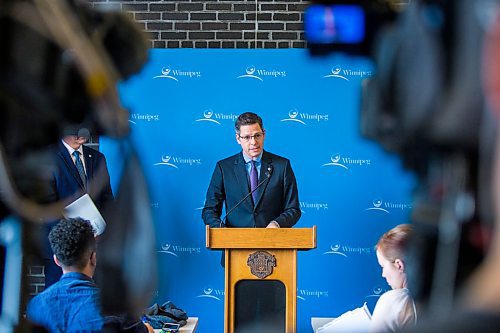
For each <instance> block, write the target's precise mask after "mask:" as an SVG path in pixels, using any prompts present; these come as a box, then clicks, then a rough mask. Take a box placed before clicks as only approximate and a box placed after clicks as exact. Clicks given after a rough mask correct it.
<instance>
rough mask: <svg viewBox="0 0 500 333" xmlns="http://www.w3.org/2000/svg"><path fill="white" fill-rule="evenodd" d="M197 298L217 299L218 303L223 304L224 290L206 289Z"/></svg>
mask: <svg viewBox="0 0 500 333" xmlns="http://www.w3.org/2000/svg"><path fill="white" fill-rule="evenodd" d="M196 297H197V298H211V299H215V300H216V301H219V302H221V301H222V299H223V298H224V290H220V289H213V288H205V289H203V292H202V293H201V294H199V295H198V296H196Z"/></svg>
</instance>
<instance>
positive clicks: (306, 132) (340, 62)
mask: <svg viewBox="0 0 500 333" xmlns="http://www.w3.org/2000/svg"><path fill="white" fill-rule="evenodd" d="M150 58H151V59H150V62H149V63H148V65H147V66H146V67H145V68H144V69H143V71H142V72H141V73H140V74H139V75H137V76H136V77H134V78H132V79H131V80H129V81H128V82H127V83H126V84H124V85H122V86H121V90H120V92H121V97H122V101H123V104H124V106H125V107H127V108H128V109H129V110H130V112H131V115H130V125H131V130H132V131H131V138H132V141H133V142H134V144H135V146H136V148H137V150H138V151H139V156H140V159H141V162H142V165H143V168H144V172H145V174H146V177H147V180H148V183H149V187H150V192H151V199H152V205H151V208H152V210H153V214H154V218H155V228H156V239H157V244H156V246H157V251H158V256H157V259H158V265H159V281H160V282H159V285H158V288H157V292H156V293H155V294H154V295H153V296H154V297H153V302H158V303H162V302H164V301H165V300H172V301H173V302H174V303H176V304H177V305H178V306H179V307H181V308H183V309H185V310H186V311H187V312H188V314H189V315H190V316H197V317H199V318H200V321H199V332H201V333H218V332H223V320H224V318H223V317H224V315H223V313H224V304H223V303H224V271H223V269H222V268H221V266H220V264H219V261H220V253H219V252H214V251H210V250H207V249H206V248H205V227H204V224H203V221H202V219H201V208H202V206H203V203H204V199H205V193H206V189H207V187H208V184H209V181H210V177H211V174H212V172H213V169H214V167H215V163H216V162H217V161H218V160H219V159H222V158H224V157H227V156H229V155H232V154H234V153H236V152H237V151H239V146H238V145H237V143H236V140H235V134H234V120H235V118H236V117H237V116H238V115H239V114H240V113H242V112H245V111H252V112H255V113H258V114H259V115H261V116H262V118H263V120H264V127H265V129H266V134H267V135H266V142H265V149H266V150H268V151H271V152H273V153H275V154H278V155H282V156H285V157H287V158H289V159H290V160H291V164H292V168H293V170H294V172H295V174H296V177H297V183H298V186H299V199H300V205H301V209H302V218H301V219H300V221H299V222H298V224H297V225H296V226H297V227H311V226H313V225H316V226H317V228H318V229H317V231H318V235H317V240H318V246H317V248H316V249H314V250H310V251H306V252H300V253H299V257H298V261H299V262H298V264H299V271H298V293H297V294H298V299H297V305H298V313H297V318H298V321H297V327H298V332H299V333H302V332H311V331H312V329H311V325H310V318H311V317H316V316H325V317H333V316H338V315H339V314H341V313H343V312H345V311H347V310H351V309H353V308H355V307H358V306H360V305H362V304H363V303H364V302H368V305H369V307H370V308H371V309H372V310H373V306H374V304H375V302H376V300H377V298H378V296H379V295H380V294H381V293H383V292H384V291H386V290H388V289H389V286H388V285H387V284H386V282H385V280H384V279H383V278H382V277H381V275H380V274H381V270H380V267H379V266H378V264H377V260H376V256H375V253H374V250H373V247H374V245H375V244H376V242H377V240H378V238H379V237H380V236H381V234H382V233H384V232H385V231H386V230H388V229H390V228H391V227H393V226H395V225H397V224H399V223H406V222H407V221H408V218H409V214H410V210H411V192H410V191H411V189H412V187H413V184H414V179H413V178H412V176H411V175H410V174H407V173H405V172H404V171H403V170H402V167H401V165H400V162H399V160H398V159H397V157H395V156H391V155H388V154H386V153H385V152H384V151H382V150H381V148H379V147H378V146H377V145H376V144H375V143H373V142H370V141H367V140H365V139H363V138H362V137H361V136H360V134H359V131H358V127H359V105H360V91H361V81H362V79H363V78H367V77H370V76H372V75H373V72H372V71H373V69H372V65H371V63H370V62H369V61H368V60H367V59H363V58H351V57H347V56H343V55H332V56H330V57H324V58H311V57H310V56H309V55H308V53H307V51H306V50H299V49H297V50H293V49H288V50H194V49H176V50H164V49H162V50H159V49H158V50H156V49H155V50H152V51H151V54H150ZM101 150H102V151H103V152H104V154H105V155H106V156H107V159H108V166H109V169H110V174H111V177H112V182H113V187H114V189H115V192H116V188H117V186H118V182H119V176H120V174H119V166H120V164H121V162H122V161H121V160H120V157H119V155H117V154H116V150H115V146H114V142H113V141H112V140H109V139H102V140H101Z"/></svg>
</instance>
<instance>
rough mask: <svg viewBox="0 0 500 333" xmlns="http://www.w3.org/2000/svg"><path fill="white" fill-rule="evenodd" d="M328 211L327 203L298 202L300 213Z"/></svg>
mask: <svg viewBox="0 0 500 333" xmlns="http://www.w3.org/2000/svg"><path fill="white" fill-rule="evenodd" d="M327 210H328V203H326V202H325V203H320V202H307V201H301V202H300V211H301V212H302V213H306V211H316V212H319V211H327Z"/></svg>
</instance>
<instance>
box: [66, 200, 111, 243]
mask: <svg viewBox="0 0 500 333" xmlns="http://www.w3.org/2000/svg"><path fill="white" fill-rule="evenodd" d="M63 215H64V216H65V217H67V218H76V217H81V218H83V219H85V220H89V221H90V224H92V228H94V234H95V235H96V236H98V235H100V234H102V233H103V232H104V229H106V221H104V218H103V217H102V215H101V213H100V212H99V210H98V209H97V207H96V206H95V204H94V202H93V201H92V199H91V198H90V196H89V195H88V194H84V195H83V196H81V197H80V198H78V199H76V200H75V201H73V202H72V203H70V204H69V205H67V206H66V207H64V211H63Z"/></svg>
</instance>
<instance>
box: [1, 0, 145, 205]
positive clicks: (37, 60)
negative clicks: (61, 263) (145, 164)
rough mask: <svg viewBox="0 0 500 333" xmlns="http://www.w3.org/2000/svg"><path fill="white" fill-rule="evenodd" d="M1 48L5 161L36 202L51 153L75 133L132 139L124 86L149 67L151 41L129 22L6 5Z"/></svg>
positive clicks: (103, 14)
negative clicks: (38, 179) (79, 129)
mask: <svg viewBox="0 0 500 333" xmlns="http://www.w3.org/2000/svg"><path fill="white" fill-rule="evenodd" d="M0 41H1V43H2V50H1V51H0V110H1V112H0V145H1V148H2V149H0V153H2V154H4V156H3V160H4V162H5V164H4V165H3V166H5V167H6V169H7V172H9V174H10V175H11V176H12V180H13V183H14V184H15V185H17V187H18V188H17V190H18V191H19V192H20V193H21V194H23V195H24V196H28V197H29V196H34V197H36V193H35V192H36V191H37V189H36V187H35V186H33V179H32V175H37V174H39V173H40V165H43V164H44V163H43V162H40V161H44V156H43V149H45V148H47V147H48V146H49V145H50V144H54V143H55V142H57V141H58V140H59V139H60V138H61V137H62V136H63V134H64V133H65V131H66V129H67V128H68V127H74V126H75V125H77V124H78V125H80V126H82V124H83V127H86V128H88V129H89V130H90V131H91V133H93V135H101V134H106V135H109V136H114V137H118V136H123V135H125V134H127V133H128V128H129V127H128V124H129V123H128V115H129V114H128V111H126V110H124V109H123V108H122V107H121V105H120V101H119V97H118V92H117V83H118V82H119V81H121V80H124V79H127V78H128V77H130V76H131V75H132V74H134V73H136V72H138V71H139V69H141V68H142V66H143V65H144V64H145V62H146V60H147V54H148V45H147V40H146V38H145V36H144V34H143V32H142V31H141V30H140V29H139V28H138V27H137V26H136V24H135V23H134V22H133V21H132V20H130V18H128V17H127V16H125V14H123V13H117V12H111V11H102V10H97V9H93V8H91V7H89V5H88V3H87V2H86V1H80V0H47V1H36V0H4V1H0ZM34 177H35V176H34ZM5 186H6V184H3V185H2V187H5ZM2 191H5V188H2Z"/></svg>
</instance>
